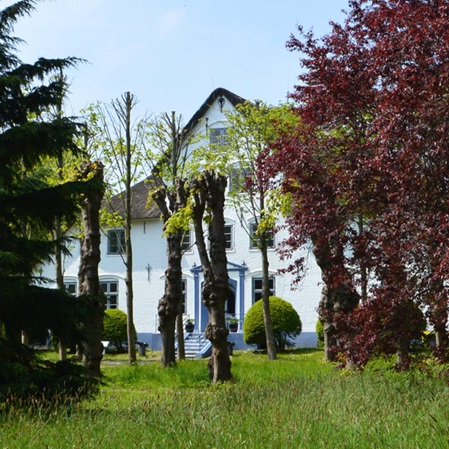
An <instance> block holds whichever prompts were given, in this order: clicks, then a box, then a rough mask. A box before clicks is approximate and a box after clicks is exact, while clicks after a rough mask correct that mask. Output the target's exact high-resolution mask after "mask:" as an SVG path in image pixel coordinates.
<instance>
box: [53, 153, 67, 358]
mask: <svg viewBox="0 0 449 449" xmlns="http://www.w3.org/2000/svg"><path fill="white" fill-rule="evenodd" d="M60 166H62V162H59V163H58V167H60ZM61 237H62V229H61V220H60V219H59V218H57V219H56V221H55V238H56V240H58V241H59V239H60V238H61ZM55 271H56V285H57V286H58V289H59V290H61V291H65V286H64V272H63V267H62V254H61V250H60V249H59V248H57V249H56V253H55ZM59 360H61V361H63V360H67V342H65V341H62V340H61V337H60V339H59Z"/></svg>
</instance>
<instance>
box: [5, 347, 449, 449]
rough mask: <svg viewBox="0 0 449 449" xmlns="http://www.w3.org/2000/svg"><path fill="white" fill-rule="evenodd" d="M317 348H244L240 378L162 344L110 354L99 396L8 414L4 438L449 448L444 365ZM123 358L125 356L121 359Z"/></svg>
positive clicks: (18, 443)
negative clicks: (142, 353)
mask: <svg viewBox="0 0 449 449" xmlns="http://www.w3.org/2000/svg"><path fill="white" fill-rule="evenodd" d="M322 358H323V354H322V352H320V351H315V350H302V351H293V352H289V353H286V354H281V355H280V357H279V359H278V360H276V361H271V362H270V361H268V360H267V358H266V356H265V355H263V354H253V353H250V352H236V353H235V355H234V356H233V357H232V363H233V364H232V371H233V374H234V378H235V379H234V381H233V382H231V383H228V384H223V385H219V386H211V385H210V384H209V380H208V376H207V369H206V365H207V361H206V360H192V361H186V362H183V363H180V364H178V365H177V366H176V367H175V368H171V369H162V368H161V367H160V365H159V363H158V361H157V354H149V357H148V358H147V359H145V360H144V359H143V358H140V362H139V365H138V366H132V367H131V366H128V365H127V364H126V356H124V357H116V356H114V357H111V356H107V357H106V358H105V363H104V366H103V372H104V374H105V385H104V386H103V387H102V389H101V392H100V394H99V396H98V397H97V398H96V399H95V400H91V401H88V402H84V403H82V404H80V405H78V406H77V407H75V408H70V409H55V410H52V411H51V412H50V413H49V414H48V413H42V414H41V415H40V414H39V413H36V412H33V413H28V412H26V411H21V412H19V411H16V412H14V413H12V414H10V415H9V416H5V417H3V418H2V427H1V434H0V435H1V436H0V443H1V444H0V447H1V448H2V449H12V448H27V449H28V448H36V449H37V448H39V449H41V448H46V449H52V448H54V449H64V448H70V449H75V448H79V449H86V448H95V449H97V448H111V449H112V448H114V449H116V448H237V447H239V448H240V447H243V448H245V447H246V448H280V449H281V448H282V449H283V448H383V447H385V448H389V447H391V448H407V449H409V448H429V449H430V448H432V449H434V448H447V447H449V427H448V425H449V407H448V405H447V404H448V403H449V388H448V385H447V382H446V380H445V376H437V375H435V369H436V368H435V367H429V366H428V365H423V367H425V368H426V369H421V370H414V371H412V372H410V373H395V372H394V370H392V369H390V365H389V364H387V363H385V362H377V363H376V364H372V366H371V367H369V368H368V369H367V370H366V371H365V372H363V373H348V372H346V371H338V370H335V369H334V367H333V365H331V364H327V363H324V362H323V361H322ZM118 359H121V360H122V363H121V364H118V363H119V362H118Z"/></svg>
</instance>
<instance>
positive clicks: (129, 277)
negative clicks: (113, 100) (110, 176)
mask: <svg viewBox="0 0 449 449" xmlns="http://www.w3.org/2000/svg"><path fill="white" fill-rule="evenodd" d="M124 103H125V115H124V117H123V119H124V125H125V134H126V163H125V169H126V179H125V187H126V188H125V195H126V197H125V243H126V262H125V266H126V310H127V327H126V328H127V336H128V356H129V363H130V364H133V363H136V361H137V358H136V335H135V329H134V289H133V250H132V242H131V227H132V224H131V218H132V217H131V206H132V195H131V184H132V174H131V168H132V160H131V156H132V149H131V110H132V107H133V96H132V95H131V94H130V93H129V92H126V94H125V96H124Z"/></svg>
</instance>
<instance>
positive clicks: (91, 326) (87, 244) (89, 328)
mask: <svg viewBox="0 0 449 449" xmlns="http://www.w3.org/2000/svg"><path fill="white" fill-rule="evenodd" d="M92 173H93V176H94V178H95V179H97V180H98V183H99V186H98V189H95V190H93V189H92V190H91V191H89V193H87V194H85V195H84V197H83V199H82V221H83V225H84V236H83V238H82V244H81V260H80V268H79V273H78V281H79V296H80V300H81V299H82V300H84V303H85V307H86V310H85V313H86V316H85V319H84V321H83V322H82V324H81V327H80V333H81V344H82V349H83V364H84V366H85V368H87V370H88V372H89V373H90V374H91V375H94V376H99V375H101V371H100V362H101V359H102V358H103V345H102V343H101V339H102V334H103V316H104V298H103V292H102V291H101V289H100V281H99V277H98V265H99V263H100V258H101V255H100V207H101V202H102V199H103V194H104V184H103V166H102V165H101V164H99V163H91V164H86V165H85V166H83V167H82V168H81V170H80V177H81V178H82V179H88V177H90V176H91V174H92Z"/></svg>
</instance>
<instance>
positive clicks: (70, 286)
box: [64, 279, 78, 296]
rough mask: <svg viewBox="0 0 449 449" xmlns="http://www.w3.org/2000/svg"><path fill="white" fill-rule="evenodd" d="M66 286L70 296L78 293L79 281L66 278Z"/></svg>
mask: <svg viewBox="0 0 449 449" xmlns="http://www.w3.org/2000/svg"><path fill="white" fill-rule="evenodd" d="M64 288H65V291H66V292H67V293H68V294H69V295H70V296H77V295H78V282H77V281H75V280H71V279H67V280H64ZM71 290H72V291H71Z"/></svg>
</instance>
